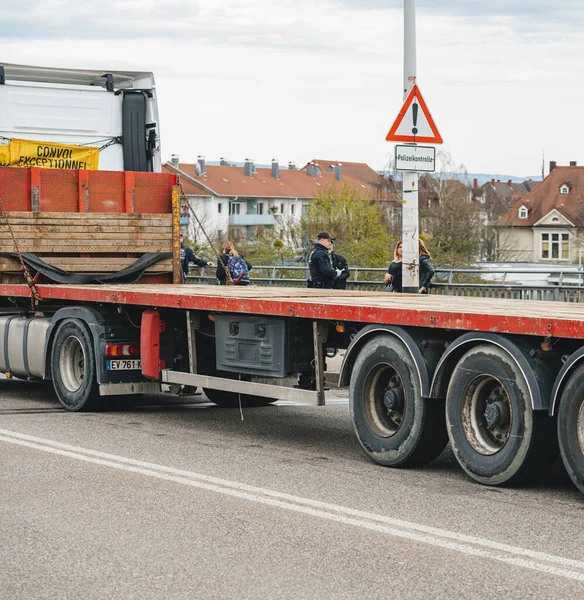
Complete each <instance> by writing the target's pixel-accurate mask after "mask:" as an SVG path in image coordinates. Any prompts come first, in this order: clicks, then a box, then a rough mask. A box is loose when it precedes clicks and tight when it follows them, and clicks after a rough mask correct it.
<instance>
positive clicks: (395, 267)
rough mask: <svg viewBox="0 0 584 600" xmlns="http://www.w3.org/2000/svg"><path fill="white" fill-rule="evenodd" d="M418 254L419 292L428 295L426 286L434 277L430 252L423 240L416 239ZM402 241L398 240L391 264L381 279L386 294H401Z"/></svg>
mask: <svg viewBox="0 0 584 600" xmlns="http://www.w3.org/2000/svg"><path fill="white" fill-rule="evenodd" d="M418 252H419V255H420V275H419V290H418V293H420V294H427V293H428V286H429V285H430V281H432V277H434V267H433V266H432V262H431V261H430V252H428V248H426V244H424V242H423V240H421V239H418ZM402 260H403V255H402V241H401V240H400V241H399V242H398V243H397V244H396V245H395V249H394V251H393V262H392V263H391V264H390V265H389V267H387V273H386V274H385V278H384V279H383V283H384V284H385V285H386V286H387V288H386V290H385V291H386V292H401V291H402V289H403V288H402Z"/></svg>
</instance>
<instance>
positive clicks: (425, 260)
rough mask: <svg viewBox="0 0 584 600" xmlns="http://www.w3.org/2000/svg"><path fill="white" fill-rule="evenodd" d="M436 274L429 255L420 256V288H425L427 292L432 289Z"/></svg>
mask: <svg viewBox="0 0 584 600" xmlns="http://www.w3.org/2000/svg"><path fill="white" fill-rule="evenodd" d="M434 272H435V271H434V267H433V266H432V263H431V262H430V257H429V256H428V255H427V254H420V285H419V287H420V288H423V287H425V288H426V290H427V289H428V288H429V287H430V282H431V281H432V277H434Z"/></svg>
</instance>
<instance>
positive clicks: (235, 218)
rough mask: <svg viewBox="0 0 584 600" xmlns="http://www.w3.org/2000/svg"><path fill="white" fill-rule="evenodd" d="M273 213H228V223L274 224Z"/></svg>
mask: <svg viewBox="0 0 584 600" xmlns="http://www.w3.org/2000/svg"><path fill="white" fill-rule="evenodd" d="M275 224H276V219H275V217H274V215H229V225H275Z"/></svg>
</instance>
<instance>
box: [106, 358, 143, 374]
mask: <svg viewBox="0 0 584 600" xmlns="http://www.w3.org/2000/svg"><path fill="white" fill-rule="evenodd" d="M106 369H107V370H108V371H140V370H141V369H142V361H141V360H139V359H136V358H134V359H116V360H107V361H106Z"/></svg>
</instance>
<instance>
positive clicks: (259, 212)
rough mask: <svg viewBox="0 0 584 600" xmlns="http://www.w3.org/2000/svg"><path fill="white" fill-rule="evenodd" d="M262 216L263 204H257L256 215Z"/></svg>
mask: <svg viewBox="0 0 584 600" xmlns="http://www.w3.org/2000/svg"><path fill="white" fill-rule="evenodd" d="M263 214H264V203H263V202H258V215H263Z"/></svg>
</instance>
